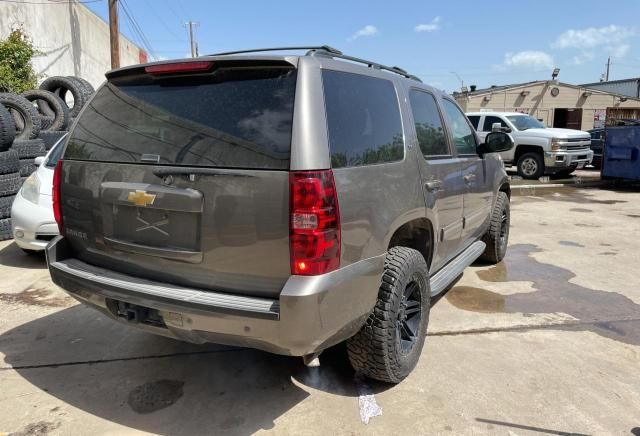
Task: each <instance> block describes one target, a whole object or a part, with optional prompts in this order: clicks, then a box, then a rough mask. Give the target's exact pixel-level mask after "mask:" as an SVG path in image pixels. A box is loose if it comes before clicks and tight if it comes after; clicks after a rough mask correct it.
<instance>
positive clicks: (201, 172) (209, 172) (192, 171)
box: [152, 167, 255, 177]
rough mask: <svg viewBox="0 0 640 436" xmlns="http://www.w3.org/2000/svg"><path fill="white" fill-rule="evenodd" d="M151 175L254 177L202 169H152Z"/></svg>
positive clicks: (227, 171)
mask: <svg viewBox="0 0 640 436" xmlns="http://www.w3.org/2000/svg"><path fill="white" fill-rule="evenodd" d="M152 172H153V174H154V175H156V176H158V177H164V176H169V175H171V176H188V175H191V174H198V175H203V176H227V177H255V176H252V175H250V174H238V173H233V172H230V171H229V170H222V169H216V168H202V167H200V168H199V167H183V168H163V167H159V168H154V169H153V170H152Z"/></svg>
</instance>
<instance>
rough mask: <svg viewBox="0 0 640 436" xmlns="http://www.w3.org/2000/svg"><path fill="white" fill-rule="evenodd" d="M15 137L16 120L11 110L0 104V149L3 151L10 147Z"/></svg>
mask: <svg viewBox="0 0 640 436" xmlns="http://www.w3.org/2000/svg"><path fill="white" fill-rule="evenodd" d="M15 137H16V122H15V121H14V120H13V116H11V112H9V110H8V109H7V108H6V107H4V106H3V105H1V104H0V151H5V150H7V149H8V148H9V147H11V143H12V142H13V139H14V138H15Z"/></svg>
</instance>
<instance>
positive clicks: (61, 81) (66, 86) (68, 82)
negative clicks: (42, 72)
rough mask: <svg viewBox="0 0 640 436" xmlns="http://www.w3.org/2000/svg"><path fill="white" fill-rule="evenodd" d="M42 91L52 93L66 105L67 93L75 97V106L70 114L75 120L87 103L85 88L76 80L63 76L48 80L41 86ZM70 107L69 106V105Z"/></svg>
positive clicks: (70, 109) (71, 108)
mask: <svg viewBox="0 0 640 436" xmlns="http://www.w3.org/2000/svg"><path fill="white" fill-rule="evenodd" d="M40 89H44V90H45V91H51V92H53V93H54V94H56V95H57V96H58V97H60V98H61V99H62V101H64V102H65V104H66V99H65V97H66V95H67V92H71V95H73V106H71V107H70V108H69V114H70V116H71V117H73V118H75V117H77V116H78V114H79V113H80V110H81V109H82V106H84V104H85V103H86V102H87V94H86V92H85V89H84V86H82V85H81V84H80V83H78V82H76V81H75V80H72V79H69V78H68V77H63V76H53V77H49V78H48V79H46V80H45V81H44V82H42V83H41V84H40ZM67 106H68V105H67Z"/></svg>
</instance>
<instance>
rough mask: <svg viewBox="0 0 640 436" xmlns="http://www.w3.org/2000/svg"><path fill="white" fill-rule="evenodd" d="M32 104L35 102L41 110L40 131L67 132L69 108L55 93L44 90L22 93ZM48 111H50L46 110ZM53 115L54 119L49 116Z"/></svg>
mask: <svg viewBox="0 0 640 436" xmlns="http://www.w3.org/2000/svg"><path fill="white" fill-rule="evenodd" d="M22 96H23V97H24V98H26V99H27V100H29V101H30V102H35V103H36V104H37V105H38V108H39V110H40V113H39V115H40V118H41V120H40V122H41V124H42V126H41V128H40V131H41V132H42V131H48V130H53V131H56V130H65V129H66V128H67V127H69V119H70V118H71V117H70V116H69V108H68V107H67V104H66V103H65V102H64V101H63V100H62V99H61V98H60V97H58V96H57V95H55V94H54V93H53V92H50V91H45V90H44V89H32V90H31V91H26V92H23V93H22ZM45 108H46V109H48V111H47V110H46V109H45ZM51 113H53V117H51V116H49V115H50V114H51Z"/></svg>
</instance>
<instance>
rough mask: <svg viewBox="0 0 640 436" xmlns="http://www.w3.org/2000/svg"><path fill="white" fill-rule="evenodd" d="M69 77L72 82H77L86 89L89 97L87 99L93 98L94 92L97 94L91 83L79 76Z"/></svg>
mask: <svg viewBox="0 0 640 436" xmlns="http://www.w3.org/2000/svg"><path fill="white" fill-rule="evenodd" d="M67 77H68V78H69V79H71V80H75V81H76V82H78V83H80V85H81V86H82V87H83V88H84V92H85V94H86V95H87V97H91V95H92V94H93V93H94V92H96V90H95V89H94V87H93V85H92V84H91V83H89V81H87V80H85V79H83V78H82V77H79V76H67Z"/></svg>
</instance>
